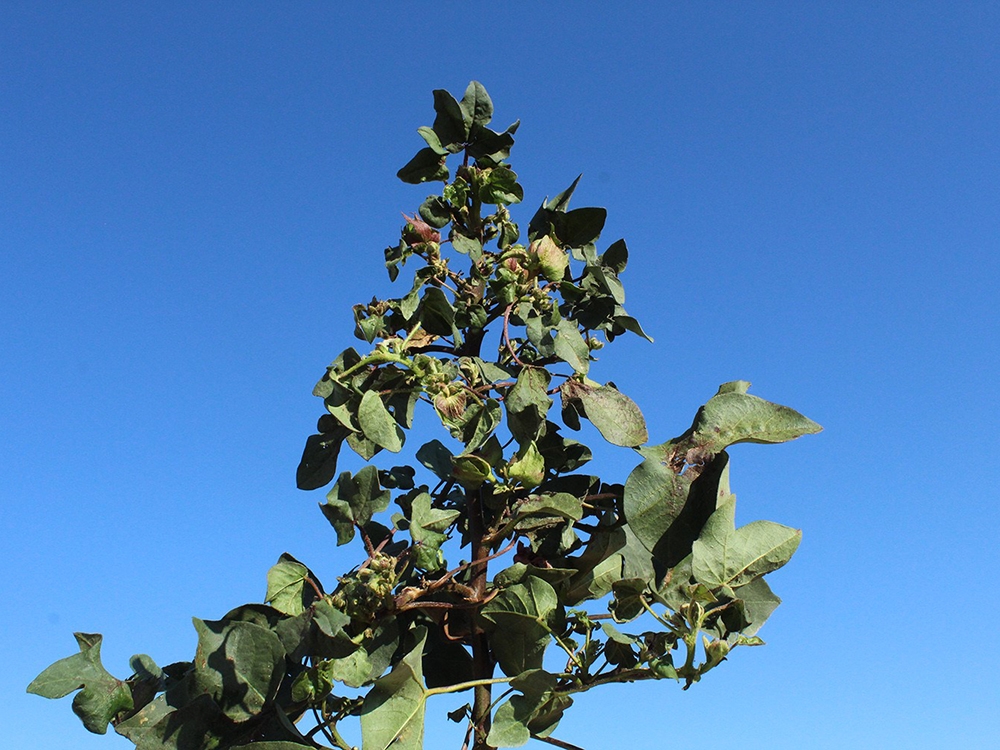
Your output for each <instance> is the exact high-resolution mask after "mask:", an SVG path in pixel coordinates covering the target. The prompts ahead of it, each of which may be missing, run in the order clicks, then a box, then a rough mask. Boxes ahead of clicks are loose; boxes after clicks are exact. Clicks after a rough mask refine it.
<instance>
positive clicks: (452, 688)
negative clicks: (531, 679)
mask: <svg viewBox="0 0 1000 750" xmlns="http://www.w3.org/2000/svg"><path fill="white" fill-rule="evenodd" d="M512 679H514V678H513V677H490V678H488V679H484V680H469V681H468V682H457V683H455V684H454V685H444V686H442V687H436V688H427V691H426V693H425V695H427V696H428V697H430V696H432V695H444V694H445V693H460V692H462V691H463V690H468V689H469V688H476V687H488V686H490V685H501V684H506V683H508V682H510V681H511V680H512Z"/></svg>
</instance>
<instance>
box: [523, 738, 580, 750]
mask: <svg viewBox="0 0 1000 750" xmlns="http://www.w3.org/2000/svg"><path fill="white" fill-rule="evenodd" d="M531 739H533V740H538V741H539V742H548V743H549V744H550V745H555V746H556V747H561V748H563V749H564V750H583V748H582V747H580V746H579V745H571V744H570V743H568V742H564V741H563V740H557V739H556V738H555V737H539V736H538V735H537V734H533V735H531Z"/></svg>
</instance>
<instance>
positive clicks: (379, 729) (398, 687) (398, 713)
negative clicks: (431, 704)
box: [361, 627, 427, 750]
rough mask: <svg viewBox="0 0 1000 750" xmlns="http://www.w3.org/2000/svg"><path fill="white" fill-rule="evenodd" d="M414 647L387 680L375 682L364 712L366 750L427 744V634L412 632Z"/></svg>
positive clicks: (415, 749) (417, 749) (409, 749)
mask: <svg viewBox="0 0 1000 750" xmlns="http://www.w3.org/2000/svg"><path fill="white" fill-rule="evenodd" d="M413 638H414V639H415V640H416V644H415V645H414V647H413V648H412V649H411V650H410V651H409V652H408V653H407V654H406V656H404V657H403V658H402V659H401V660H400V662H399V663H398V664H396V666H395V667H393V668H392V671H391V672H389V674H387V675H386V676H385V677H382V678H380V679H378V680H376V682H375V685H374V686H373V687H372V689H371V690H370V691H369V692H368V695H366V696H365V701H364V705H363V706H362V709H361V736H362V739H363V741H364V748H365V750H387V748H388V747H389V746H390V745H391V746H392V748H393V750H422V748H423V742H424V709H425V703H426V700H427V691H426V689H425V688H424V677H423V664H422V657H423V650H424V641H425V640H426V638H427V631H426V629H425V628H423V627H417V628H415V629H414V630H413Z"/></svg>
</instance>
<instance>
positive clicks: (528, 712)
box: [487, 669, 573, 747]
mask: <svg viewBox="0 0 1000 750" xmlns="http://www.w3.org/2000/svg"><path fill="white" fill-rule="evenodd" d="M556 684H557V678H556V676H555V675H554V674H550V673H549V672H546V671H544V670H541V669H535V670H531V671H528V672H525V673H524V674H521V675H518V676H517V677H516V678H515V679H513V680H511V683H510V685H511V687H513V688H515V689H517V690H519V691H520V692H521V693H522V694H521V695H514V696H512V697H511V698H509V699H508V700H507V701H505V702H504V703H502V704H501V705H500V707H499V708H498V709H497V711H496V714H495V715H494V717H493V725H492V728H491V729H490V734H489V736H488V738H487V742H488V743H489V744H490V745H491V746H492V747H520V746H521V745H524V744H525V743H527V741H528V740H529V739H530V738H531V737H532V736H536V737H545V736H548V734H549V733H550V732H552V731H553V730H554V729H555V727H556V725H557V724H558V723H559V720H560V719H561V718H562V715H563V712H564V711H565V710H566V709H567V708H569V707H570V706H571V705H572V704H573V699H572V698H570V697H569V696H568V695H565V694H562V693H559V692H557V691H556V689H555V688H556Z"/></svg>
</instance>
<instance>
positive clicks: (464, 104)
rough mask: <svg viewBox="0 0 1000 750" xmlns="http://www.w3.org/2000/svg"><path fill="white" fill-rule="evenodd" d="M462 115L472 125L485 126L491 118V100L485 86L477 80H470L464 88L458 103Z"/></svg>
mask: <svg viewBox="0 0 1000 750" xmlns="http://www.w3.org/2000/svg"><path fill="white" fill-rule="evenodd" d="M458 106H459V108H460V109H461V110H462V117H463V119H464V120H465V122H467V123H471V124H472V125H479V126H486V125H489V124H490V120H492V119H493V101H492V100H491V99H490V95H489V94H487V93H486V88H485V87H484V86H483V84H481V83H480V82H479V81H472V82H471V83H469V87H468V88H467V89H466V90H465V96H463V97H462V101H460V102H459V103H458Z"/></svg>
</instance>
